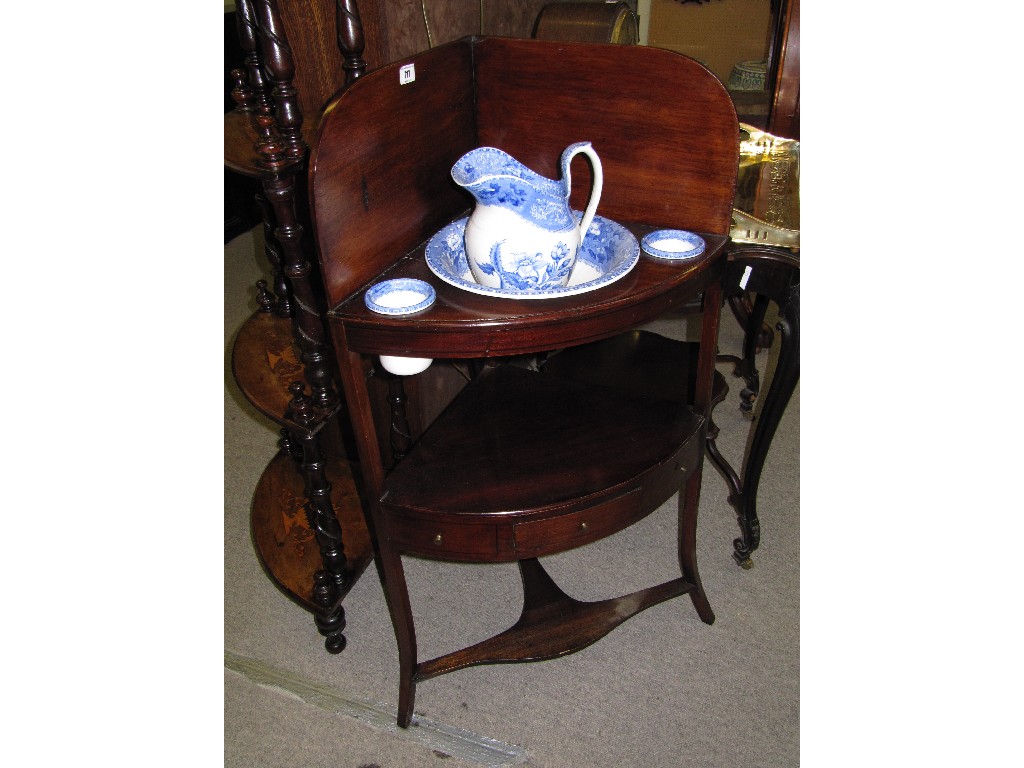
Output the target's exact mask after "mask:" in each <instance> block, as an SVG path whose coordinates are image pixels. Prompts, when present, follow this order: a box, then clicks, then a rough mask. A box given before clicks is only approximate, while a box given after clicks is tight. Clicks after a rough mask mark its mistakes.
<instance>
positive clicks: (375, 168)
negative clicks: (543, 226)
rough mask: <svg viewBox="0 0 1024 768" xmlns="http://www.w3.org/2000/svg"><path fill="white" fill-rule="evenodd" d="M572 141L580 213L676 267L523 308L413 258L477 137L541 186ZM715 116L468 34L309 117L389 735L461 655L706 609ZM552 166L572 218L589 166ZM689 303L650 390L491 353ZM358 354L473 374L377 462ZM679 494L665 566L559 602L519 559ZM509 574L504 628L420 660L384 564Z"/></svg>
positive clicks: (600, 329) (651, 84)
mask: <svg viewBox="0 0 1024 768" xmlns="http://www.w3.org/2000/svg"><path fill="white" fill-rule="evenodd" d="M583 140H586V141H591V142H592V143H593V146H594V148H595V150H596V151H597V153H598V154H599V155H600V157H601V160H602V164H603V167H604V193H603V195H602V198H601V204H600V206H599V208H598V215H600V216H603V217H606V218H608V219H610V220H612V221H614V222H617V223H619V224H621V225H622V226H624V227H626V228H627V229H629V230H630V231H631V232H633V234H634V235H635V236H636V237H637V239H638V240H640V239H641V238H642V237H643V235H644V234H645V233H647V232H650V231H652V230H654V229H657V228H677V229H688V230H691V231H695V232H698V233H700V234H701V236H702V237H703V238H704V239H705V241H706V249H705V251H704V252H703V254H701V255H700V256H697V257H695V258H693V259H690V260H687V261H685V262H664V261H659V260H657V259H654V258H651V257H649V256H647V255H645V254H641V256H640V259H639V262H638V263H637V265H636V267H635V268H634V269H632V270H631V271H630V272H629V273H628V274H626V275H625V276H624V277H622V278H621V279H619V280H617V281H615V282H612V283H610V284H607V285H604V286H603V287H600V288H598V289H596V290H593V291H590V292H585V293H580V294H577V295H573V296H565V297H558V298H550V299H543V300H516V299H507V298H500V297H493V296H486V295H479V294H476V293H472V292H469V291H466V290H463V289H461V288H459V287H456V286H454V285H451V284H449V283H448V282H445V281H443V280H441V279H439V278H438V277H437V276H435V275H434V273H433V272H432V271H431V270H430V269H429V268H428V266H427V264H426V263H425V259H424V253H425V247H426V244H427V242H428V240H429V239H430V237H431V236H432V235H433V234H434V233H436V232H438V231H439V230H440V229H441V228H442V227H444V226H446V225H447V224H449V223H450V222H452V221H454V220H456V219H458V218H459V217H460V216H463V215H465V214H466V213H467V212H468V210H469V209H470V208H471V200H470V199H469V198H468V197H467V196H466V194H465V193H464V192H463V191H462V190H461V189H459V188H458V187H457V186H456V185H455V184H454V183H453V182H452V180H451V178H450V169H451V167H452V165H453V164H454V163H455V161H456V160H457V159H458V158H459V157H460V156H461V155H462V154H464V153H465V152H467V151H469V150H470V149H473V148H475V147H477V146H487V145H489V146H496V147H499V148H501V149H504V150H505V151H507V152H509V153H510V154H511V155H512V156H513V157H516V158H517V159H518V160H520V161H521V162H523V163H524V164H526V165H527V166H529V167H531V168H532V169H533V170H535V171H537V172H538V173H541V174H542V175H545V176H548V177H555V178H556V177H557V176H558V175H559V172H558V168H557V162H558V158H559V156H560V153H561V151H562V150H563V149H564V148H565V147H566V146H568V145H569V144H571V143H573V142H575V141H583ZM737 153H738V143H737V121H736V113H735V110H734V108H733V106H732V102H731V101H730V99H729V96H728V94H727V92H726V91H725V89H724V88H723V87H722V85H721V83H719V81H718V80H717V79H716V78H715V77H714V76H713V75H712V74H711V73H710V72H708V71H707V70H706V69H705V68H703V67H702V66H700V65H699V64H697V63H696V62H694V61H693V60H691V59H688V58H686V57H684V56H681V55H678V54H675V53H672V52H669V51H664V50H658V49H652V48H641V47H632V46H615V45H592V44H581V43H557V42H546V41H534V40H511V39H500V38H475V37H474V38H466V39H464V40H461V41H457V42H455V43H452V44H449V45H446V46H443V47H440V48H436V49H434V50H432V51H429V52H426V53H424V54H421V55H418V56H415V57H413V58H410V59H409V60H408V61H404V62H397V63H396V64H394V65H392V66H388V67H384V68H382V69H380V70H377V71H376V72H373V73H371V74H369V75H366V76H365V77H363V78H361V79H359V80H358V81H357V82H356V83H354V84H353V85H352V86H351V87H350V88H348V89H347V90H346V91H345V92H344V93H343V94H341V95H340V96H339V97H338V98H337V99H336V100H335V101H334V102H333V103H332V104H331V105H330V106H329V107H328V109H327V111H326V113H325V116H324V119H323V122H322V123H321V126H320V131H319V134H318V137H317V141H316V144H315V145H314V148H313V152H312V155H311V166H310V201H311V204H312V211H313V221H314V227H315V231H316V236H317V245H318V249H319V257H320V262H321V271H322V274H323V278H324V286H325V289H326V293H327V298H328V305H329V307H330V309H329V311H328V313H327V322H328V325H329V328H330V332H331V336H332V340H333V343H334V346H335V352H336V357H337V362H338V367H339V370H340V375H341V381H342V384H343V386H344V394H345V400H346V403H347V407H348V412H349V416H350V418H351V421H352V428H353V432H354V434H355V440H356V443H357V445H358V449H359V457H360V469H361V472H360V474H361V477H362V478H363V481H364V482H365V488H364V489H363V496H364V499H365V503H366V510H365V511H366V514H367V522H368V525H369V529H370V532H371V539H372V543H373V547H374V554H375V561H376V565H377V569H378V574H379V576H380V579H381V582H382V586H383V589H384V592H385V595H386V597H387V604H388V608H389V611H390V614H391V619H392V623H393V625H394V629H395V634H396V638H397V642H398V650H399V663H400V689H399V702H398V723H399V725H401V726H403V727H404V726H407V725H409V723H410V721H411V718H412V712H413V704H414V696H415V689H416V684H417V683H418V682H420V681H423V680H426V679H429V678H431V677H434V676H437V675H440V674H444V673H446V672H451V671H454V670H457V669H462V668H464V667H467V666H471V665H475V664H487V663H496V662H511V661H533V660H539V659H547V658H553V657H557V656H561V655H564V654H567V653H571V652H574V651H578V650H580V649H582V648H584V647H586V646H588V645H590V644H591V643H593V642H595V641H596V640H598V639H599V638H601V637H602V636H604V635H605V634H607V633H608V632H610V631H611V630H612V629H613V628H615V627H616V626H618V625H619V624H620V623H621V622H623V621H625V620H626V619H628V618H630V617H631V616H634V615H635V614H637V613H639V612H640V611H643V610H645V609H646V608H648V607H650V606H652V605H655V604H657V603H659V602H662V601H664V600H666V599H669V598H672V597H676V596H679V595H683V594H689V595H690V597H691V599H692V601H693V604H694V606H695V608H696V610H697V613H698V615H699V616H700V618H701V619H702V620H703V621H705V622H707V623H711V622H712V621H714V613H713V612H712V609H711V606H710V604H709V602H708V599H707V596H706V594H705V592H704V589H703V587H702V585H701V579H700V575H699V573H698V569H697V561H696V545H695V532H696V525H697V508H698V502H699V497H700V488H701V475H702V468H703V454H704V443H705V437H706V433H707V429H708V423H709V421H708V420H709V416H710V409H711V405H712V401H713V396H714V381H715V369H714V365H715V352H716V349H715V345H716V339H717V334H718V323H719V318H720V310H721V305H722V278H723V275H724V270H725V266H726V261H725V253H726V245H727V242H728V231H729V222H730V212H731V209H732V201H733V195H734V190H735V181H736V167H737ZM578 165H579V168H578V169H576V170H574V179H575V185H574V186H575V189H574V193H573V198H572V199H571V203H572V204H573V206H574V207H575V208H577V209H581V208H582V205H581V201H580V200H579V198H581V197H582V198H585V197H586V194H587V192H588V191H589V188H590V184H589V179H588V178H587V173H589V169H588V167H587V166H586V165H585V164H583V163H579V164H578ZM399 277H411V278H416V279H419V280H423V281H426V282H428V283H430V285H431V286H433V288H434V289H435V291H436V301H435V302H434V303H433V304H432V305H431V306H429V307H428V308H427V309H425V310H423V311H421V312H419V313H417V314H413V315H405V316H396V317H391V316H383V315H380V314H376V313H374V312H372V311H370V310H369V309H368V308H367V307H366V305H365V302H364V296H365V294H366V291H367V289H368V288H369V287H370V286H372V285H374V284H376V283H378V282H380V281H382V280H385V279H391V278H399ZM683 308H691V309H693V310H694V311H696V312H702V323H701V334H700V342H699V347H698V348H697V354H696V357H695V360H694V365H693V366H692V367H690V368H689V369H688V372H687V376H686V380H680V381H679V382H678V385H679V387H680V388H681V389H683V390H687V389H689V391H691V392H692V396H687V397H683V398H676V399H668V398H661V397H655V396H647V395H635V394H631V393H628V392H625V391H623V390H622V389H619V388H614V387H604V386H596V385H590V384H586V383H582V384H581V383H578V382H573V381H570V380H567V379H565V378H562V377H558V376H549V375H547V374H546V373H543V372H541V371H537V370H530V369H526V368H523V367H518V366H514V365H511V364H507V363H505V362H503V361H506V360H508V359H509V358H516V357H518V356H523V355H541V356H543V355H545V354H549V353H554V354H555V355H556V356H557V354H558V352H559V350H562V349H564V348H567V347H573V346H576V345H581V344H586V343H589V342H593V341H597V340H600V339H605V338H610V337H613V336H616V335H619V334H621V333H623V332H626V331H629V330H630V329H634V328H636V327H637V326H639V325H641V324H643V323H646V322H648V321H650V320H652V319H654V318H656V317H658V316H660V315H663V314H664V313H666V312H668V311H678V310H680V309H683ZM379 355H389V356H407V357H418V358H433V359H435V360H438V361H441V360H449V361H450V360H462V361H476V364H475V365H473V366H471V367H472V369H473V370H477V371H479V373H478V375H476V376H475V377H474V378H472V380H471V381H470V382H469V383H468V384H467V385H466V386H465V388H464V389H462V390H461V391H460V392H459V393H458V394H457V395H456V396H455V399H454V400H453V401H452V403H451V404H450V405H449V406H448V408H446V409H445V410H444V411H443V412H442V413H441V415H440V416H438V418H437V419H436V420H435V421H434V422H433V423H432V424H430V425H429V426H428V427H427V428H426V429H425V430H424V431H423V433H422V434H421V435H417V436H415V438H416V439H415V441H414V442H413V444H412V446H411V448H410V449H409V451H408V453H407V454H406V455H405V456H404V458H402V459H401V460H400V461H399V462H397V464H395V465H394V466H393V467H392V468H390V469H389V468H386V467H385V466H384V464H383V462H382V459H381V455H382V451H381V449H380V445H379V441H378V436H377V431H376V429H375V425H374V414H373V407H374V406H373V399H372V397H371V396H370V393H369V391H368V376H369V375H370V372H371V371H372V370H373V368H374V366H375V365H376V358H377V356H379ZM676 494H678V496H679V530H678V551H679V562H680V569H681V576H680V577H678V578H675V579H672V580H670V581H668V582H665V583H661V584H656V585H654V586H651V587H649V588H647V589H642V590H640V591H638V592H635V593H632V594H629V595H625V596H622V597H619V598H613V599H609V600H602V601H598V602H580V601H577V600H575V599H573V598H572V597H569V596H568V595H566V594H565V593H563V592H562V591H561V590H560V589H559V588H558V587H557V586H556V585H555V584H554V582H553V581H552V580H551V579H550V578H549V577H548V575H547V574H546V572H545V571H544V569H543V568H542V566H541V564H540V562H539V560H538V558H540V557H543V556H545V555H550V554H554V553H557V552H562V551H564V550H568V549H571V548H574V547H578V546H581V545H584V544H587V543H589V542H593V541H596V540H598V539H602V538H605V537H608V536H611V535H612V534H614V533H616V532H618V531H621V530H622V529H624V528H626V527H628V526H630V525H632V524H634V523H635V522H637V521H639V520H640V519H642V518H644V517H645V516H647V515H648V514H650V513H651V512H653V511H654V510H655V509H657V508H658V507H659V506H660V505H662V504H663V503H665V502H666V501H667V500H669V499H671V498H672V497H673V495H676ZM403 555H413V556H418V557H425V558H434V559H440V560H448V561H463V562H478V563H487V562H490V563H497V562H511V561H517V562H518V563H519V567H520V571H521V574H522V579H523V586H524V595H525V598H524V605H523V610H522V616H521V618H520V620H519V621H518V622H517V623H516V624H515V625H514V626H513V627H511V628H510V629H508V630H507V631H505V632H503V633H500V634H498V635H496V636H495V637H493V638H490V639H488V640H485V641H483V642H480V643H477V644H475V645H472V646H470V647H468V648H463V649H461V650H459V651H455V652H453V653H449V654H445V655H443V656H440V657H438V658H435V659H430V660H420V659H419V658H418V656H417V650H416V633H415V628H414V625H413V613H412V609H411V604H410V599H409V593H408V589H407V585H406V578H405V572H404V569H403V563H402V556H403Z"/></svg>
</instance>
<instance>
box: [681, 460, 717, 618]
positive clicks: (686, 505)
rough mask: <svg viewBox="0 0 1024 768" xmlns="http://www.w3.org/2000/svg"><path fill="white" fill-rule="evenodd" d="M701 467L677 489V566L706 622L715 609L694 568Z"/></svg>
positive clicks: (698, 612) (695, 562) (695, 563)
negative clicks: (691, 585) (689, 585)
mask: <svg viewBox="0 0 1024 768" xmlns="http://www.w3.org/2000/svg"><path fill="white" fill-rule="evenodd" d="M700 482H701V470H700V469H697V470H695V471H694V472H693V474H691V475H690V477H689V478H687V480H686V485H685V486H684V487H683V489H682V490H681V491H680V492H679V565H680V568H681V570H682V572H683V578H684V579H686V580H687V581H688V582H690V583H691V584H693V589H692V590H690V599H691V600H693V607H694V608H696V609H697V615H698V616H700V619H701V621H703V622H704V623H705V624H713V623H714V622H715V612H714V611H713V610H711V603H710V602H708V596H707V595H706V594H705V593H704V585H703V584H701V580H700V572H699V571H698V570H697V507H698V505H699V502H700Z"/></svg>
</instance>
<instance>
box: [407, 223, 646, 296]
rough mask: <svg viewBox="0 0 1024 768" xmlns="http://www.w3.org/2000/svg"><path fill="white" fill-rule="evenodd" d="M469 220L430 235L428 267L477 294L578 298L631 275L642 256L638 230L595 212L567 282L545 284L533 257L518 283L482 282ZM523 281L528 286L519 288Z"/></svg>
mask: <svg viewBox="0 0 1024 768" xmlns="http://www.w3.org/2000/svg"><path fill="white" fill-rule="evenodd" d="M468 218H469V217H464V218H461V219H459V220H457V221H454V222H452V223H451V224H449V225H448V226H446V227H444V228H443V229H442V230H441V231H440V232H438V233H437V234H435V235H434V236H433V237H432V238H430V242H429V243H427V266H428V267H429V268H430V271H431V272H433V273H434V274H435V275H437V276H438V277H439V278H440V279H442V280H444V281H445V282H446V283H449V284H450V285H454V286H455V287H456V288H461V289H463V290H465V291H469V292H471V293H478V294H481V295H484V296H497V297H500V298H508V299H550V298H555V297H558V296H573V295H576V294H579V293H586V292H587V291H593V290H596V289H598V288H602V287H604V286H606V285H610V284H611V283H614V282H615V281H616V280H619V279H621V278H623V277H625V276H626V275H627V274H629V272H630V271H631V270H632V269H633V267H635V266H636V264H637V262H638V261H639V260H640V244H639V243H638V242H637V239H636V237H634V236H633V233H632V232H630V231H629V230H628V229H626V228H625V227H623V226H622V225H621V224H616V223H615V222H614V221H612V220H610V219H606V218H604V217H603V216H595V217H594V220H593V221H592V222H591V224H590V227H589V229H588V231H587V236H586V238H585V239H584V241H583V245H582V247H581V248H580V251H579V254H578V256H577V259H576V264H575V266H574V267H573V269H572V273H571V274H570V275H569V282H568V284H567V285H565V286H559V285H549V286H545V287H542V286H541V285H540V281H539V280H536V279H535V278H536V277H537V276H536V275H535V274H534V271H533V270H534V266H533V264H532V263H531V262H530V260H529V258H524V259H523V261H522V263H521V264H520V268H519V269H517V270H516V272H515V273H514V274H515V279H516V280H517V281H519V282H518V283H517V282H516V281H512V282H510V284H509V285H508V286H506V287H501V288H492V287H490V286H486V285H481V284H480V283H478V282H476V281H475V280H474V279H473V273H472V272H471V271H470V269H469V261H468V259H467V258H466V246H465V231H466V221H467V220H468ZM506 271H507V270H506ZM517 284H519V285H524V286H527V287H525V288H522V289H519V288H516V287H514V286H515V285H517ZM531 286H532V287H531Z"/></svg>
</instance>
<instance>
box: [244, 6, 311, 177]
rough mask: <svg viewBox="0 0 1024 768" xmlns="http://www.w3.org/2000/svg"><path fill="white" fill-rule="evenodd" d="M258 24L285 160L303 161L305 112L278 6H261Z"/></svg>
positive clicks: (258, 12)
mask: <svg viewBox="0 0 1024 768" xmlns="http://www.w3.org/2000/svg"><path fill="white" fill-rule="evenodd" d="M256 22H257V25H258V27H259V40H260V43H261V45H260V52H261V53H262V54H263V67H264V70H265V71H266V74H267V77H268V78H269V80H270V84H271V86H272V88H271V90H270V95H271V97H272V98H273V102H274V109H275V113H276V114H275V117H276V124H277V130H278V132H279V133H280V134H281V138H282V140H283V141H284V153H285V156H286V157H288V158H290V159H292V160H298V161H301V160H304V159H305V157H306V144H305V142H304V141H303V140H302V110H301V109H300V108H299V101H298V91H297V90H296V89H295V86H294V85H292V78H293V77H294V76H295V60H294V58H293V57H292V49H291V46H289V45H288V38H287V36H286V34H285V32H284V25H283V24H282V23H281V16H280V14H279V13H278V10H277V4H276V3H274V2H260V3H258V4H257V8H256Z"/></svg>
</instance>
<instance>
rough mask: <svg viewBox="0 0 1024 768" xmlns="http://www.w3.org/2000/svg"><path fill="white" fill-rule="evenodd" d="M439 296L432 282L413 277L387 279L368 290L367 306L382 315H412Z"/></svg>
mask: <svg viewBox="0 0 1024 768" xmlns="http://www.w3.org/2000/svg"><path fill="white" fill-rule="evenodd" d="M436 298H437V292H436V291H434V287H433V286H432V285H431V284H430V283H425V282H423V281H422V280H416V279H414V278H411V277H402V278H398V279H396V280H385V281H384V282H381V283H377V284H376V285H373V286H371V287H370V290H368V291H367V292H366V296H365V301H366V306H367V307H369V308H370V309H372V310H373V311H374V312H378V313H380V314H382V315H411V314H412V313H413V312H420V311H421V310H424V309H426V308H427V307H429V306H430V305H431V304H433V303H434V300H435V299H436Z"/></svg>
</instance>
